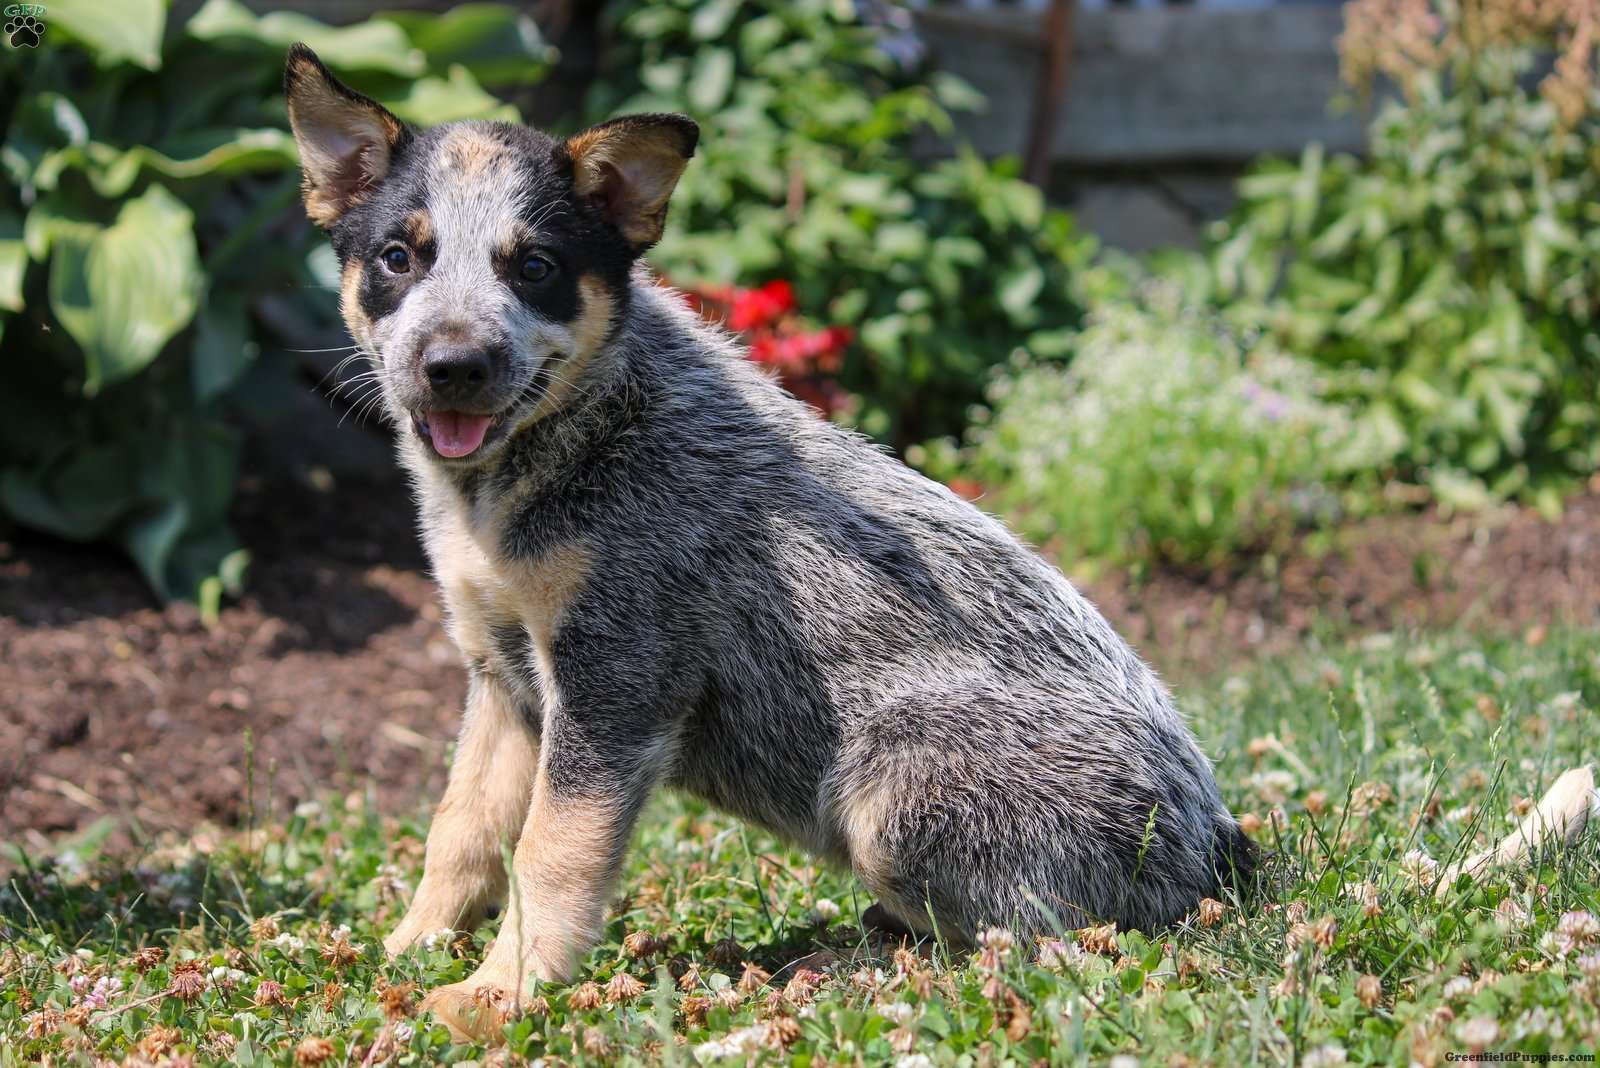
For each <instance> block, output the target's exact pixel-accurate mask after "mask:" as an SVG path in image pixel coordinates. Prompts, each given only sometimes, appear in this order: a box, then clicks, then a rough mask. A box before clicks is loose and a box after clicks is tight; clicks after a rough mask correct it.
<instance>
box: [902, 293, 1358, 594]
mask: <svg viewBox="0 0 1600 1068" xmlns="http://www.w3.org/2000/svg"><path fill="white" fill-rule="evenodd" d="M1325 380H1326V376H1325V375H1324V374H1323V373H1322V372H1321V371H1320V370H1319V369H1318V368H1316V367H1315V366H1314V365H1312V364H1310V363H1309V362H1307V361H1305V360H1303V359H1300V358H1298V357H1295V356H1291V355H1288V354H1286V353H1285V352H1283V351H1282V350H1280V349H1278V348H1276V347H1275V346H1274V345H1273V344H1271V343H1269V342H1261V343H1256V344H1253V345H1252V344H1249V343H1247V342H1246V341H1245V340H1244V339H1242V338H1241V337H1240V335H1239V334H1238V333H1237V332H1236V331H1234V330H1232V329H1230V328H1229V327H1228V326H1227V325H1226V324H1224V323H1223V322H1222V321H1221V320H1220V318H1218V317H1217V316H1216V315H1214V314H1213V313H1211V312H1209V311H1205V310H1196V309H1194V308H1187V307H1185V306H1184V304H1183V302H1182V293H1181V291H1180V290H1179V289H1178V287H1176V286H1175V285H1173V284H1171V283H1170V282H1163V281H1148V282H1145V283H1142V284H1140V285H1138V286H1137V287H1135V292H1134V294H1132V295H1130V296H1129V297H1128V298H1126V299H1123V300H1118V301H1108V302H1106V303H1105V304H1104V305H1103V306H1101V307H1099V308H1097V309H1096V310H1095V311H1094V312H1092V313H1091V315H1090V320H1089V323H1088V325H1087V326H1086V327H1085V328H1084V330H1083V331H1082V332H1081V333H1080V334H1079V335H1078V336H1077V338H1076V340H1075V343H1074V346H1073V358H1072V363H1071V364H1070V365H1068V366H1065V367H1063V366H1061V365H1059V364H1052V363H1039V362H1037V361H1034V360H1030V359H1029V358H1027V357H1026V356H1020V357H1018V358H1017V359H1015V360H1014V361H1013V362H1012V364H1011V366H1010V367H1008V368H1007V369H1006V373H1005V374H1003V375H1001V376H999V377H998V378H997V379H996V381H995V384H994V385H993V386H992V387H991V389H990V391H989V401H990V404H991V405H992V406H993V407H992V411H990V410H985V411H983V412H981V413H980V414H979V417H978V419H977V422H976V424H975V426H974V427H973V429H972V430H971V431H970V432H969V443H968V445H967V447H966V448H965V449H963V450H959V451H958V450H956V449H955V448H954V447H953V445H952V444H951V443H950V442H948V441H946V442H941V443H936V444H935V445H933V446H932V447H930V448H929V449H928V450H926V452H925V453H922V454H920V455H918V456H917V458H918V459H920V460H922V461H923V463H924V465H925V466H926V467H927V468H928V469H929V470H932V471H934V472H938V473H942V474H945V475H946V476H947V477H951V478H952V481H953V483H954V485H956V487H957V488H958V489H961V490H965V491H967V492H969V493H977V492H979V491H980V490H981V489H985V488H987V489H988V490H989V491H990V492H989V495H988V496H986V497H985V498H984V505H985V506H986V507H989V508H992V509H995V510H998V511H1000V512H1002V513H1004V514H1006V515H1008V516H1010V517H1012V518H1013V520H1014V522H1015V524H1016V525H1017V526H1018V528H1019V529H1020V530H1021V531H1022V532H1023V533H1025V534H1026V535H1028V536H1029V537H1031V538H1033V539H1036V540H1037V541H1039V542H1041V543H1044V544H1045V545H1046V547H1047V548H1048V549H1050V550H1051V551H1052V553H1053V554H1054V555H1056V556H1057V557H1059V558H1060V559H1062V560H1066V561H1073V562H1082V561H1085V560H1088V561H1097V562H1103V563H1110V564H1120V565H1131V566H1134V567H1139V566H1141V565H1143V564H1145V563H1147V562H1152V561H1164V562H1167V563H1173V564H1178V565H1185V566H1189V565H1215V564H1218V563H1221V562H1223V561H1224V560H1225V559H1226V558H1227V557H1228V556H1230V555H1232V554H1237V553H1240V552H1242V551H1256V552H1261V551H1267V550H1272V549H1281V548H1284V547H1285V545H1286V542H1287V539H1288V537H1289V536H1290V535H1291V534H1293V533H1294V531H1296V530H1297V529H1300V528H1302V527H1305V526H1308V525H1313V524H1320V523H1325V522H1329V521H1332V520H1334V519H1336V518H1338V517H1339V516H1340V515H1341V513H1342V509H1343V505H1342V502H1341V495H1340V487H1342V486H1346V485H1348V484H1351V483H1352V482H1353V481H1354V480H1355V479H1357V478H1358V476H1360V475H1361V474H1362V473H1363V472H1366V471H1370V470H1371V465H1370V457H1367V456H1364V455H1362V451H1361V448H1360V442H1359V441H1358V440H1357V436H1356V435H1355V433H1354V429H1355V428H1354V427H1353V425H1352V423H1351V420H1350V417H1349V413H1348V412H1347V411H1346V409H1345V408H1343V407H1342V406H1340V405H1337V404H1330V403H1327V402H1325V401H1324V400H1323V399H1322V395H1323V393H1324V392H1325V389H1326V385H1325Z"/></svg>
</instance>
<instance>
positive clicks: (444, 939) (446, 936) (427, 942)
mask: <svg viewBox="0 0 1600 1068" xmlns="http://www.w3.org/2000/svg"><path fill="white" fill-rule="evenodd" d="M455 936H456V933H455V932H454V931H452V930H451V929H450V928H448V927H441V928H439V929H438V930H437V931H432V932H430V933H428V934H426V935H424V936H423V937H422V948H423V949H427V950H434V949H438V948H439V947H440V946H448V945H449V944H450V942H451V940H452V939H454V938H455Z"/></svg>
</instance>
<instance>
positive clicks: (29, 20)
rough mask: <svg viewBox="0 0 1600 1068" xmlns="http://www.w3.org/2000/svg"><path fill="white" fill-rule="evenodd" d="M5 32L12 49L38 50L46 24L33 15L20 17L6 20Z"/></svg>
mask: <svg viewBox="0 0 1600 1068" xmlns="http://www.w3.org/2000/svg"><path fill="white" fill-rule="evenodd" d="M4 32H5V35H6V40H7V41H9V42H10V43H11V47H12V48H38V47H39V41H40V40H41V39H42V38H43V37H44V23H42V22H40V21H39V20H38V19H36V18H34V17H33V16H32V15H19V16H17V17H16V18H11V19H7V20H6V25H5V31H4Z"/></svg>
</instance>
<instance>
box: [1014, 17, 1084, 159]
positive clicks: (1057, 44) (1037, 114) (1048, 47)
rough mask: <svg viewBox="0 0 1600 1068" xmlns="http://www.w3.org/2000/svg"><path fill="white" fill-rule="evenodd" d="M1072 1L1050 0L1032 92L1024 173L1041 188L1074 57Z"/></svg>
mask: <svg viewBox="0 0 1600 1068" xmlns="http://www.w3.org/2000/svg"><path fill="white" fill-rule="evenodd" d="M1072 3H1073V0H1050V11H1049V13H1048V14H1046V15H1045V19H1044V33H1043V35H1042V40H1041V41H1040V42H1039V43H1040V52H1041V55H1040V63H1039V80H1038V82H1037V83H1036V85H1035V88H1034V93H1033V121H1032V122H1031V124H1030V125H1029V128H1028V149H1027V154H1026V155H1025V156H1024V157H1023V169H1022V176H1023V177H1024V178H1026V179H1027V180H1028V181H1030V182H1032V183H1033V184H1034V185H1036V186H1039V187H1040V188H1041V189H1042V188H1044V185H1045V183H1046V182H1047V181H1049V179H1050V149H1051V147H1052V145H1051V141H1052V135H1053V134H1054V133H1055V129H1056V121H1057V119H1058V118H1059V117H1060V115H1061V101H1062V99H1063V98H1064V97H1065V96H1066V95H1067V73H1068V69H1069V67H1070V64H1071V60H1072Z"/></svg>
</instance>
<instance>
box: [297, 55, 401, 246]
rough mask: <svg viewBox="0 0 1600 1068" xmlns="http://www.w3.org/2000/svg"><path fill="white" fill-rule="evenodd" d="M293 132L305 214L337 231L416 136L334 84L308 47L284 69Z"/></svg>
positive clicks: (386, 113)
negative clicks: (341, 219) (341, 218)
mask: <svg viewBox="0 0 1600 1068" xmlns="http://www.w3.org/2000/svg"><path fill="white" fill-rule="evenodd" d="M283 91H284V96H286V97H287V98H288V101H289V126H290V127H291V128H292V129H293V130H294V139H295V143H296V144H298V145H299V146H300V170H301V172H302V173H303V175H304V177H305V201H306V214H307V215H309V216H311V219H312V221H313V222H315V223H317V224H318V225H319V226H323V227H328V226H332V225H333V224H334V223H335V222H337V221H338V220H339V216H341V215H343V214H344V213H345V212H346V211H348V210H350V208H352V207H354V206H355V205H356V204H359V203H360V202H361V201H363V200H365V199H366V198H367V197H368V196H370V195H371V193H372V191H373V190H374V189H375V188H377V186H378V183H380V182H382V181H383V179H384V176H385V175H387V174H388V173H389V166H390V164H391V163H392V162H393V160H394V156H395V154H396V153H398V152H399V151H400V149H401V148H402V147H403V146H404V145H405V143H406V142H407V141H408V140H409V139H410V137H411V131H410V130H409V129H407V128H406V125H405V124H404V123H402V122H401V121H400V120H399V119H397V118H395V117H394V115H392V114H391V113H390V112H389V111H388V110H387V109H386V108H384V107H383V105H381V104H379V103H378V102H377V101H375V100H373V99H371V98H370V97H365V96H362V95H361V94H360V93H358V92H356V91H355V90H354V89H351V88H350V87H349V86H348V85H345V84H344V83H343V82H341V81H340V80H339V79H337V78H335V77H334V76H333V74H332V73H331V72H330V71H329V70H328V68H327V67H325V66H323V65H322V61H321V60H320V59H318V58H317V54H316V53H315V52H313V51H312V50H311V49H309V48H307V47H306V46H305V45H303V44H296V45H294V46H293V47H292V48H290V49H289V61H288V62H287V63H286V64H285V65H284V69H283Z"/></svg>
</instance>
